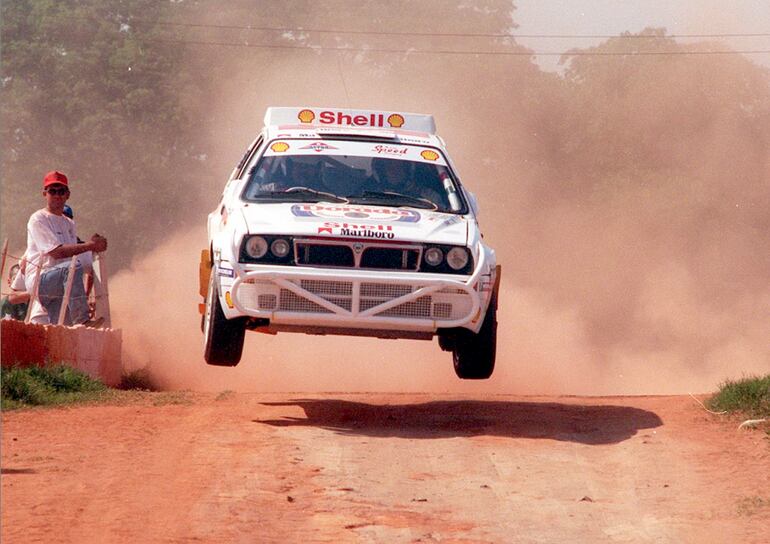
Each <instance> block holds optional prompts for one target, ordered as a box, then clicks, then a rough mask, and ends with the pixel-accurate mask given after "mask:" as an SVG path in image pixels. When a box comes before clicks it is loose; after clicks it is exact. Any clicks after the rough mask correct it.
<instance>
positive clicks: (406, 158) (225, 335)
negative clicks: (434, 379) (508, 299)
mask: <svg viewBox="0 0 770 544" xmlns="http://www.w3.org/2000/svg"><path fill="white" fill-rule="evenodd" d="M477 212H478V210H477V204H476V199H475V197H474V196H473V194H472V193H470V192H469V191H468V190H467V189H466V188H465V187H464V186H463V185H462V184H461V183H460V179H459V177H458V175H457V173H456V171H455V169H454V168H453V166H452V163H451V161H450V160H449V157H448V155H447V152H446V149H445V146H444V142H443V140H442V139H441V138H439V137H438V136H437V135H436V134H435V123H434V120H433V117H432V116H430V115H419V114H411V113H397V112H381V111H356V110H340V109H333V108H268V110H267V113H266V114H265V127H264V129H263V130H262V132H261V134H260V135H259V137H257V139H256V140H255V141H254V142H253V143H252V144H251V146H250V147H249V148H248V150H247V151H246V154H245V155H244V156H243V159H242V160H241V162H240V163H239V164H238V166H237V167H236V168H235V169H234V170H233V173H232V174H231V176H230V179H229V181H228V182H227V184H226V185H225V189H224V192H223V193H222V199H221V201H220V202H219V204H218V205H217V207H216V209H215V210H214V211H213V212H212V213H211V214H209V217H208V235H209V238H208V239H209V247H208V248H207V249H206V250H204V251H203V252H202V256H201V267H200V280H201V295H202V296H204V297H205V299H206V302H205V304H201V305H200V310H201V312H202V314H203V318H202V322H203V326H202V328H203V333H204V336H205V359H206V362H207V363H209V364H212V365H221V366H235V365H237V364H238V362H239V361H240V359H241V353H242V351H243V342H244V335H245V331H246V330H247V329H248V330H254V331H258V332H264V333H268V334H275V333H277V332H284V331H286V332H303V333H309V334H322V335H323V334H342V335H355V336H371V337H377V338H411V339H423V340H430V339H432V338H433V337H434V336H435V337H438V343H439V345H440V346H441V348H442V349H443V350H445V351H451V352H452V355H453V360H454V368H455V372H456V373H457V375H458V376H459V377H460V378H465V379H485V378H488V377H489V376H491V374H492V371H493V370H494V365H495V352H496V344H497V318H496V313H497V295H498V290H499V284H500V267H499V266H497V264H496V260H495V252H494V250H492V249H491V248H490V247H488V246H487V245H485V244H484V243H483V241H482V235H481V232H480V230H479V226H478V223H477V220H476V215H477Z"/></svg>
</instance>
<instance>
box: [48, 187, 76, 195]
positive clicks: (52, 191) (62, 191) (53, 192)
mask: <svg viewBox="0 0 770 544" xmlns="http://www.w3.org/2000/svg"><path fill="white" fill-rule="evenodd" d="M46 192H47V193H48V194H49V195H57V196H64V195H66V194H69V192H70V190H69V189H67V188H66V187H62V188H61V189H46Z"/></svg>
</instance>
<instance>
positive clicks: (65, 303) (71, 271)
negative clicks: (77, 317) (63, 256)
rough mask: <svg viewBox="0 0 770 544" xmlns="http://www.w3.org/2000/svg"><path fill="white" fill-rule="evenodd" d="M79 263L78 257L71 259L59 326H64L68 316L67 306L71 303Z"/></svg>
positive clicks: (74, 256)
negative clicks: (76, 268) (76, 267)
mask: <svg viewBox="0 0 770 544" xmlns="http://www.w3.org/2000/svg"><path fill="white" fill-rule="evenodd" d="M77 263H78V256H77V255H73V256H72V258H71V259H70V269H69V274H67V286H66V287H65V288H64V299H63V300H62V302H61V310H60V311H59V322H58V323H57V325H64V318H65V317H66V316H67V306H69V303H70V294H71V293H72V282H74V281H75V266H76V265H77Z"/></svg>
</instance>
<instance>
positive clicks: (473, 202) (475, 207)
mask: <svg viewBox="0 0 770 544" xmlns="http://www.w3.org/2000/svg"><path fill="white" fill-rule="evenodd" d="M465 194H466V196H467V197H468V203H469V204H470V205H471V211H472V212H473V215H475V216H476V217H477V218H478V216H479V201H478V200H477V199H476V195H474V194H473V193H472V192H470V191H469V190H467V189H466V190H465Z"/></svg>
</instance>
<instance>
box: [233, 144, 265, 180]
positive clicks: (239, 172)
mask: <svg viewBox="0 0 770 544" xmlns="http://www.w3.org/2000/svg"><path fill="white" fill-rule="evenodd" d="M261 145H262V136H260V137H259V138H257V141H256V142H254V145H253V146H251V147H250V148H248V149H247V150H246V153H244V154H243V157H242V158H241V162H239V163H238V166H237V167H236V168H235V169H236V170H237V173H236V175H235V177H236V178H237V179H241V178H242V177H243V170H244V168H245V167H246V165H247V164H248V163H249V159H251V157H253V156H254V154H255V153H256V152H257V150H258V149H259V146H261Z"/></svg>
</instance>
